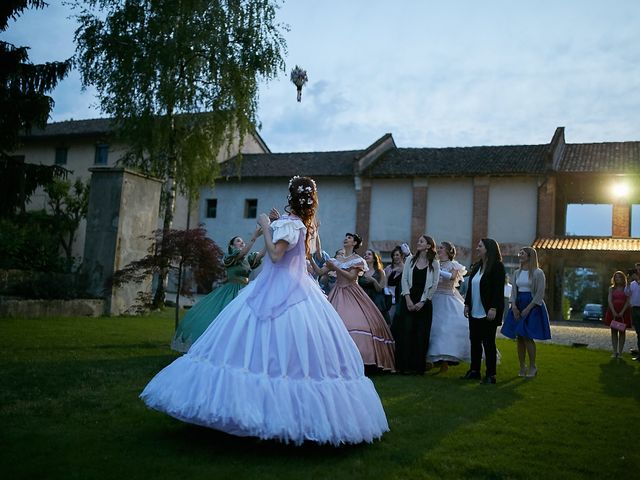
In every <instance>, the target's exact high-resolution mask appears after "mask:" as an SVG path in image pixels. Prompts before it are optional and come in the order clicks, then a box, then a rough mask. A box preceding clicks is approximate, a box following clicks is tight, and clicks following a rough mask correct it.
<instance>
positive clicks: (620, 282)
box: [604, 271, 631, 358]
mask: <svg viewBox="0 0 640 480" xmlns="http://www.w3.org/2000/svg"><path fill="white" fill-rule="evenodd" d="M626 286H627V276H626V275H625V274H624V272H621V271H617V272H615V273H614V274H613V277H611V287H609V298H608V304H609V308H607V312H606V313H605V315H604V323H605V325H611V321H612V320H617V321H618V322H623V323H624V324H625V325H626V326H627V328H629V327H631V309H630V308H629V297H628V296H627V294H626V293H625V288H626ZM625 333H626V331H625V330H617V329H615V328H612V329H611V344H612V346H613V354H612V355H611V357H612V358H620V357H622V351H623V350H624V341H625Z"/></svg>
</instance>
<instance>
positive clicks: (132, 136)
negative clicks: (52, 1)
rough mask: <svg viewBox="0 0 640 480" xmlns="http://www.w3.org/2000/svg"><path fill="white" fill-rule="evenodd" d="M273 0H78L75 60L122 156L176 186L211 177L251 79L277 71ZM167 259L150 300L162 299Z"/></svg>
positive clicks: (248, 109) (253, 84) (237, 132)
mask: <svg viewBox="0 0 640 480" xmlns="http://www.w3.org/2000/svg"><path fill="white" fill-rule="evenodd" d="M278 7H279V3H278V1H277V0H76V1H75V11H76V18H77V20H78V22H79V27H78V29H77V30H76V33H75V39H76V42H77V52H76V53H77V56H76V64H77V67H78V69H79V71H80V74H81V78H82V82H83V85H84V86H93V87H95V89H96V91H97V96H98V101H99V105H100V108H101V110H102V112H104V113H105V114H106V115H108V116H109V117H111V118H112V119H113V124H114V125H115V128H116V133H117V135H118V136H119V138H120V139H121V140H122V141H123V143H125V144H126V145H128V146H129V147H130V148H129V151H128V152H127V153H126V154H125V155H124V156H123V158H122V159H121V160H120V163H121V164H123V165H125V166H128V167H133V168H136V169H138V170H141V171H143V172H144V173H147V174H150V175H153V176H156V177H159V178H161V179H163V180H164V181H165V187H164V192H163V208H164V229H165V230H169V229H170V228H171V224H172V220H173V212H174V208H175V199H176V193H177V192H181V193H183V194H187V195H190V196H192V197H193V196H195V195H196V194H197V192H198V190H199V187H200V186H202V185H207V184H209V185H212V184H213V181H214V180H215V177H216V175H217V173H218V168H219V167H218V162H217V160H216V158H217V156H218V154H219V152H220V151H221V149H223V148H230V146H231V144H232V143H233V142H234V140H235V139H239V140H240V142H242V139H243V138H244V137H245V136H246V135H247V134H249V133H250V132H252V130H253V129H254V128H255V124H256V110H257V99H258V82H259V81H260V80H269V79H272V78H273V77H275V76H276V75H277V74H278V72H279V71H281V70H284V61H283V55H284V52H285V49H286V44H285V41H284V37H283V32H284V31H285V30H286V26H284V25H282V24H279V23H277V21H276V11H277V9H278ZM167 272H168V265H167V266H166V268H163V269H162V271H161V274H160V276H161V281H160V282H159V287H158V289H157V290H156V294H155V297H154V305H155V306H158V305H160V304H161V303H162V302H163V301H164V293H165V285H166V274H167Z"/></svg>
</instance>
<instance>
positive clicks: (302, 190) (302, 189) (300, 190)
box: [298, 185, 304, 193]
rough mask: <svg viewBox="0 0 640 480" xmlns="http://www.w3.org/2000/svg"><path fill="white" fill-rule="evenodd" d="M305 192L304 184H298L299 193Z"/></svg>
mask: <svg viewBox="0 0 640 480" xmlns="http://www.w3.org/2000/svg"><path fill="white" fill-rule="evenodd" d="M302 192H304V187H303V186H302V185H298V193H302Z"/></svg>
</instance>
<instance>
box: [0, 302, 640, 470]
mask: <svg viewBox="0 0 640 480" xmlns="http://www.w3.org/2000/svg"><path fill="white" fill-rule="evenodd" d="M0 321H1V324H2V335H1V336H0V384H1V385H3V388H2V389H0V405H1V406H2V408H0V424H1V425H2V439H3V448H2V449H0V464H2V465H3V470H2V471H3V476H4V478H8V479H9V478H10V479H32V478H47V479H48V480H55V479H65V480H66V479H68V478H70V476H71V477H74V478H90V479H96V480H99V479H113V478H123V477H126V478H148V477H153V479H154V480H163V479H175V478H189V479H190V480H198V479H212V478H216V479H218V478H220V479H222V478H235V479H244V478H260V479H264V480H272V479H277V480H289V479H296V480H299V479H301V478H312V479H322V478H330V479H333V480H340V479H349V480H355V479H386V478H390V479H405V478H406V479H412V478H420V479H429V478H432V479H461V478H476V479H481V478H487V479H489V478H493V479H507V478H510V479H533V478H544V479H556V478H557V479H567V478H593V479H627V478H634V476H635V475H636V474H634V473H633V472H637V467H638V465H640V451H639V450H638V449H637V448H633V445H629V446H621V447H620V448H619V449H616V448H614V447H613V446H615V445H618V444H620V442H622V443H623V444H624V440H622V439H630V441H631V442H633V440H632V439H633V437H634V435H635V427H634V425H639V424H640V410H639V409H638V401H640V391H639V390H638V388H637V385H638V382H637V380H638V376H639V375H640V363H637V362H631V361H630V360H627V361H611V360H610V359H609V355H610V352H607V351H602V350H591V349H575V348H571V347H567V346H558V345H548V344H541V345H539V349H538V360H539V367H540V373H539V375H538V377H537V378H535V379H521V378H518V377H517V376H516V374H517V372H518V363H517V355H516V345H515V343H514V342H511V341H506V340H500V339H499V340H498V347H499V348H500V351H501V352H502V363H501V364H500V365H499V366H498V374H499V377H498V384H497V385H495V386H491V387H486V386H480V385H478V384H476V383H473V382H471V383H468V382H463V381H460V380H458V379H457V376H459V375H460V374H461V373H463V372H464V369H465V368H466V366H465V365H460V366H459V367H452V368H450V369H449V371H448V372H447V373H446V374H439V375H431V374H426V375H425V376H400V375H375V376H373V377H372V381H373V382H374V383H375V386H376V389H377V391H378V393H379V394H380V397H381V398H382V401H383V405H384V408H385V411H386V413H387V418H388V420H389V426H390V429H391V431H390V432H388V433H387V434H385V435H384V436H383V438H382V440H381V441H376V442H374V443H373V444H370V445H369V444H364V445H357V446H343V447H339V448H333V447H318V446H315V445H313V444H311V443H310V444H305V445H303V446H301V447H294V446H291V445H283V444H278V443H276V442H270V441H260V440H257V439H253V438H239V437H234V436H231V435H225V434H222V433H220V432H216V431H214V430H210V429H207V428H202V427H197V426H193V425H188V424H185V423H182V422H180V421H178V420H175V419H173V418H171V417H169V416H168V415H164V414H161V413H158V412H154V411H152V410H149V409H148V408H147V407H146V406H145V405H144V403H143V402H142V401H140V399H139V398H138V394H139V393H140V392H141V391H142V389H143V388H144V386H145V385H146V383H147V382H148V381H149V380H150V379H151V378H152V377H153V375H155V374H156V373H157V372H158V371H159V370H160V369H162V368H163V367H164V366H166V365H167V364H168V363H169V362H171V361H173V360H174V359H175V358H176V357H177V355H176V354H175V353H174V352H171V351H170V350H169V346H168V345H169V340H170V338H171V336H172V335H173V320H172V318H171V315H169V314H168V312H164V313H163V314H160V315H158V314H154V315H152V316H146V317H136V318H131V317H113V318H47V319H26V318H19V319H7V318H3V319H0ZM338 408H340V407H338ZM52 439H55V441H52ZM627 443H628V442H627ZM34 452H37V455H34Z"/></svg>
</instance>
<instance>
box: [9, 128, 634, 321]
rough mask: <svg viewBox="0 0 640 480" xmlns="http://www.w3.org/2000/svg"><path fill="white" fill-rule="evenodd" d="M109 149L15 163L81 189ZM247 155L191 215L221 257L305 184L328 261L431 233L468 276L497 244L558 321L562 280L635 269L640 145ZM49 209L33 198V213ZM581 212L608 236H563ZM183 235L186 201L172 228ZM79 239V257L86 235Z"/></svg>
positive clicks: (68, 142)
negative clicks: (523, 265) (47, 167)
mask: <svg viewBox="0 0 640 480" xmlns="http://www.w3.org/2000/svg"><path fill="white" fill-rule="evenodd" d="M110 139H111V136H110V130H109V122H108V120H104V119H102V120H83V121H70V122H60V123H53V124H51V125H49V126H48V127H47V128H46V129H45V130H44V131H39V132H34V133H33V134H32V135H31V136H29V137H26V138H25V139H24V147H23V148H22V149H21V151H19V152H16V153H17V154H18V155H23V156H24V157H25V160H26V161H27V162H30V163H43V164H52V163H58V164H61V165H64V166H66V167H67V168H69V169H71V170H73V171H74V175H73V176H74V177H75V176H81V177H84V176H86V175H88V169H89V167H95V166H100V165H105V166H113V164H114V162H115V161H116V160H117V158H118V155H119V153H120V152H121V151H123V146H121V145H116V144H113V143H112V142H111V140H110ZM235 152H236V153H237V152H238V148H237V145H236V146H235ZM242 153H243V160H242V162H241V163H239V162H237V161H236V158H235V157H234V158H229V159H225V158H223V157H222V156H221V157H220V158H219V160H220V161H222V165H221V166H222V175H221V178H219V179H218V180H217V182H216V185H215V187H214V188H210V187H203V188H202V189H201V192H200V199H199V202H198V204H197V205H193V206H192V209H191V212H190V215H191V221H190V223H191V225H195V224H198V223H201V224H203V225H204V226H205V227H206V229H207V230H208V232H209V235H210V236H211V238H213V239H214V240H215V241H216V242H217V243H218V244H219V245H221V246H223V247H224V246H225V245H226V244H227V242H228V241H229V239H230V238H232V237H233V236H235V235H241V236H247V237H248V236H250V235H251V233H252V231H253V229H254V228H255V225H256V216H257V215H258V214H259V213H260V212H267V211H268V210H269V209H270V208H271V207H274V206H275V207H277V208H279V209H280V210H282V209H283V207H284V203H285V199H286V196H287V182H288V180H289V178H290V177H292V176H293V175H310V176H312V177H314V178H315V179H316V181H317V183H318V188H319V194H320V208H319V219H320V222H321V226H320V233H321V238H322V242H323V249H324V250H326V251H327V252H329V253H330V254H333V253H334V252H335V250H336V249H337V248H339V247H340V246H341V244H342V239H343V237H344V233H346V232H354V231H355V232H357V233H359V234H360V235H361V236H362V237H363V238H364V243H365V246H363V249H362V250H364V248H367V246H368V247H370V248H373V249H375V250H378V251H380V252H382V254H383V257H385V258H388V253H389V252H390V251H391V250H392V249H393V247H394V246H395V245H397V244H399V243H401V242H409V243H410V244H415V241H416V239H417V238H418V236H419V235H420V234H422V233H427V234H429V235H431V236H433V237H434V238H435V239H436V241H437V242H439V241H442V240H448V241H451V242H452V243H454V244H455V245H456V246H457V248H458V252H459V254H458V259H459V261H461V262H462V263H465V264H467V265H469V264H470V263H471V262H472V261H473V257H474V250H475V245H476V244H477V243H478V241H479V240H480V239H481V238H483V237H492V238H495V239H496V240H497V241H498V242H499V243H500V245H501V248H502V253H503V255H504V260H505V263H506V265H507V269H508V270H511V269H513V268H515V266H516V264H517V257H516V255H517V252H518V250H519V248H520V247H521V246H523V245H533V246H535V247H536V248H537V249H538V250H539V251H540V257H541V260H542V266H543V268H544V270H545V272H546V274H547V278H548V293H547V299H548V304H549V307H550V310H552V311H553V313H554V317H555V318H558V317H559V316H560V315H562V312H561V305H562V278H563V271H564V269H565V268H571V267H574V266H581V267H590V268H594V269H598V270H599V271H602V272H603V275H604V274H605V272H608V271H612V269H619V268H624V267H625V266H626V265H631V264H632V263H633V261H637V260H638V259H640V188H639V187H638V186H639V185H640V142H609V143H594V144H568V143H566V142H565V138H564V128H563V127H559V128H557V129H556V131H555V132H554V134H553V136H552V138H551V140H550V141H549V143H546V144H540V145H509V146H478V147H458V148H401V147H398V146H397V145H396V144H395V142H394V139H393V136H392V135H391V134H386V135H384V136H382V137H381V138H380V139H378V140H377V141H375V142H374V143H373V144H371V145H370V146H369V147H367V148H364V149H362V150H349V151H334V152H331V151H328V152H306V153H272V152H270V151H269V149H268V147H267V146H266V144H265V143H264V141H263V140H262V139H261V138H260V136H259V135H258V134H255V135H253V136H252V138H250V139H245V142H244V145H243V148H242ZM620 182H626V183H627V185H629V186H631V188H630V190H629V191H628V192H627V193H626V195H624V196H621V197H618V198H615V199H614V197H613V196H612V195H611V193H610V187H611V185H612V184H614V183H620ZM43 202H44V200H43V197H39V196H37V195H36V196H34V198H33V199H32V204H33V205H32V206H33V207H42V206H43V205H42V204H43ZM585 204H599V205H608V208H610V210H611V214H610V220H608V222H609V223H610V227H611V228H610V230H608V231H607V233H606V234H605V235H601V234H600V235H598V236H575V235H569V233H571V232H567V212H568V208H569V206H571V205H585ZM632 219H634V220H633V221H632ZM186 223H187V202H186V200H185V199H184V198H182V199H179V201H178V205H177V210H176V216H175V226H176V228H183V227H184V226H185V225H186ZM78 237H79V238H78V242H77V243H78V245H79V246H82V245H83V242H84V235H83V234H81V235H79V236H78ZM78 251H79V252H81V249H80V248H79V250H78Z"/></svg>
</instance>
